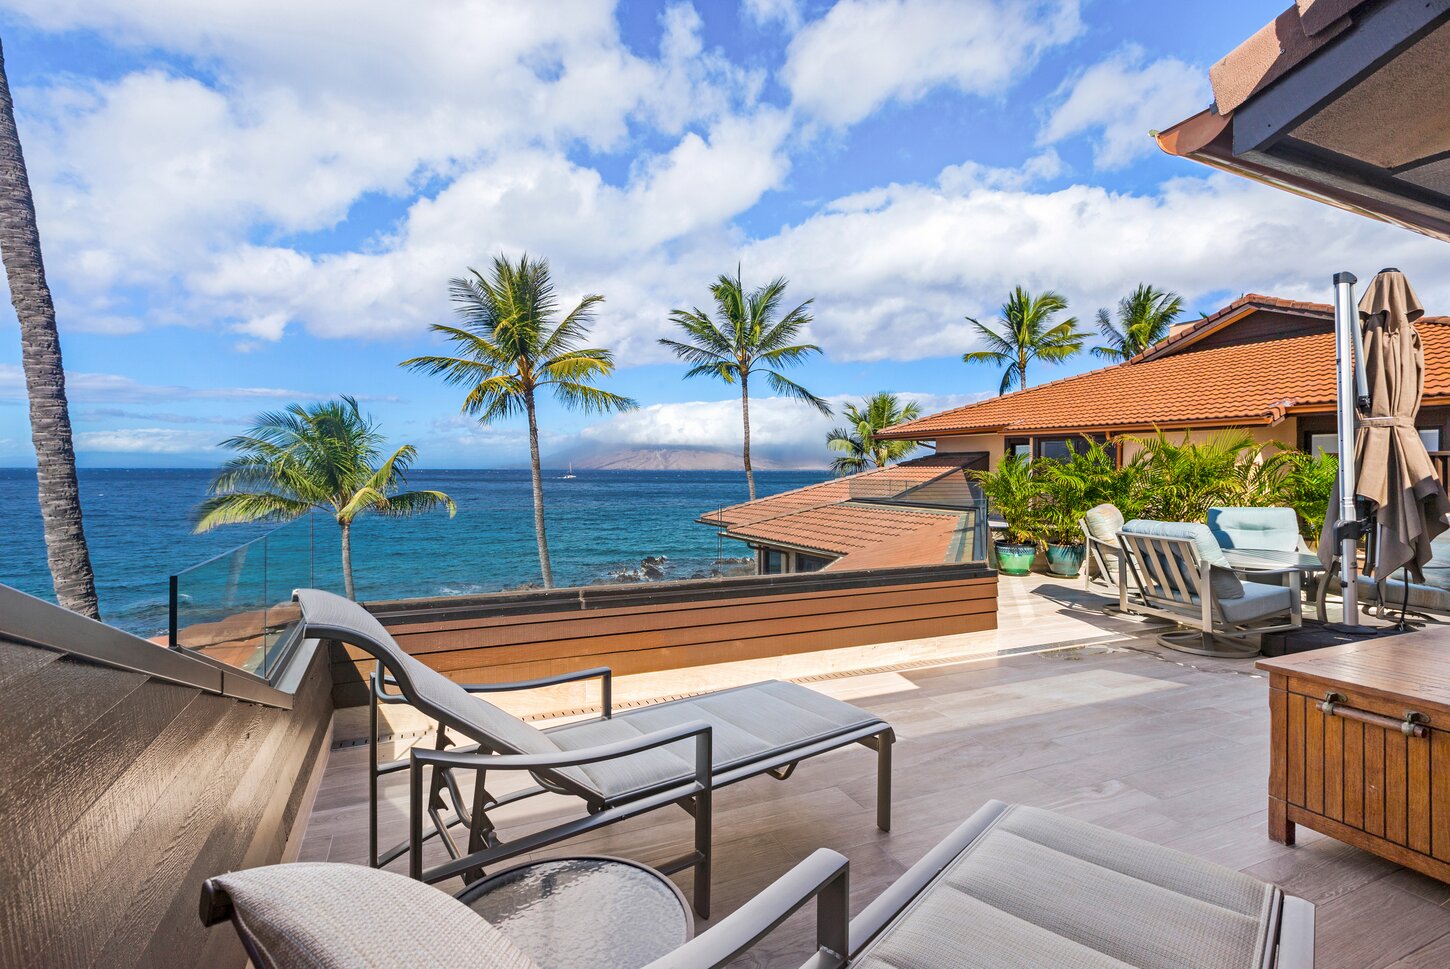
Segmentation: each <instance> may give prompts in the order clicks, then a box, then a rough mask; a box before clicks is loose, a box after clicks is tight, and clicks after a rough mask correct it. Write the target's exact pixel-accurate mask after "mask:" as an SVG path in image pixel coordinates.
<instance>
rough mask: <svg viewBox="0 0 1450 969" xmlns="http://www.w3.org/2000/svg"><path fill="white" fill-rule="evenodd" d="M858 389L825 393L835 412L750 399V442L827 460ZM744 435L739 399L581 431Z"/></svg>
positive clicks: (760, 448) (627, 416) (655, 440)
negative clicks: (830, 440)
mask: <svg viewBox="0 0 1450 969" xmlns="http://www.w3.org/2000/svg"><path fill="white" fill-rule="evenodd" d="M897 396H898V397H899V398H901V399H902V400H903V401H906V402H916V403H918V404H919V405H920V406H921V407H922V409H923V411H924V412H926V413H933V412H935V411H939V410H946V409H948V408H951V407H960V406H961V405H962V404H965V403H969V402H970V400H971V399H973V398H970V397H966V396H961V395H941V394H919V393H911V392H902V393H898V394H897ZM859 399H860V395H844V394H842V395H836V396H834V397H830V398H827V400H828V402H829V403H830V404H831V407H832V410H833V411H834V412H835V414H834V416H830V417H827V416H825V415H823V414H821V413H820V412H818V411H817V410H816V409H815V408H813V407H810V406H808V405H806V404H803V403H801V402H800V401H796V400H791V399H789V398H786V397H752V398H751V399H750V446H751V450H752V452H758V453H760V454H762V455H766V456H769V457H772V458H775V459H776V460H782V461H787V462H791V463H808V464H809V463H814V464H825V463H826V462H827V461H828V460H829V454H828V452H827V451H826V445H825V441H826V434H827V433H828V432H829V431H830V430H831V428H833V427H836V426H837V425H839V424H840V423H841V418H840V412H841V410H842V408H843V407H844V406H845V405H846V404H852V403H857V402H858V401H859ZM742 439H743V428H742V426H741V419H740V401H739V399H738V398H737V399H727V400H695V401H682V402H679V403H671V404H651V405H649V406H647V407H642V408H640V409H639V410H636V411H629V412H627V413H624V414H616V415H614V416H612V417H610V418H608V419H607V420H604V421H601V422H599V423H597V424H592V425H590V426H589V427H586V428H584V429H583V430H582V431H580V432H579V440H580V441H581V442H583V443H588V444H605V445H610V446H618V447H629V446H641V447H646V446H661V445H663V446H677V447H709V448H726V449H729V450H732V451H733V450H738V449H739V448H740V446H741V441H742Z"/></svg>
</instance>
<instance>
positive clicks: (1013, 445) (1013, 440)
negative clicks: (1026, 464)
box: [1002, 437, 1032, 458]
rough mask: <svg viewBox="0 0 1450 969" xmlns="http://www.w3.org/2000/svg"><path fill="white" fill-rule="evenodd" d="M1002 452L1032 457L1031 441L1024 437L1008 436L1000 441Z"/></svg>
mask: <svg viewBox="0 0 1450 969" xmlns="http://www.w3.org/2000/svg"><path fill="white" fill-rule="evenodd" d="M1002 451H1003V453H1004V454H1008V455H1016V456H1017V457H1022V458H1030V457H1032V441H1031V440H1029V439H1028V438H1025V437H1009V438H1007V440H1005V441H1004V442H1002Z"/></svg>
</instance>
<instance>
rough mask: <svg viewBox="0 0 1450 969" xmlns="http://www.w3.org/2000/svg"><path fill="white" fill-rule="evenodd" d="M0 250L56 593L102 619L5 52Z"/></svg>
mask: <svg viewBox="0 0 1450 969" xmlns="http://www.w3.org/2000/svg"><path fill="white" fill-rule="evenodd" d="M0 255H3V257H4V261H5V275H6V277H7V278H8V279H9V281H10V301H11V302H12V303H14V304H15V316H16V318H17V319H19V321H20V346H21V363H22V366H23V368H24V370H25V386H26V389H27V391H28V392H29V395H30V437H31V441H32V443H33V444H34V445H35V476H36V480H37V482H38V484H39V488H40V517H41V521H42V522H43V523H44V525H45V551H46V558H47V560H48V561H49V564H50V577H51V581H52V582H53V583H54V585H55V597H56V601H58V602H59V603H60V604H61V605H62V606H64V607H65V608H67V609H70V610H71V611H73V612H78V613H80V614H81V615H83V616H89V617H90V618H92V619H99V618H100V617H101V610H100V605H99V603H98V602H97V600H96V579H95V575H94V573H93V572H92V571H91V556H90V551H89V549H87V547H86V534H85V531H84V530H83V528H82V527H81V498H80V486H79V485H78V484H77V482H76V456H75V446H74V444H73V442H72V441H71V429H70V412H69V410H68V409H67V407H66V397H65V368H64V367H63V365H62V363H61V357H60V333H59V332H58V331H57V330H56V326H55V304H54V303H53V302H52V301H51V298H50V287H49V286H48V285H47V284H46V282H45V263H44V262H43V261H42V260H41V256H40V231H39V230H38V229H37V228H36V225H35V200H34V199H33V198H32V197H31V194H30V176H29V174H28V173H27V172H26V170H25V155H24V154H23V153H22V152H21V150H20V134H19V132H18V131H16V128H15V106H14V104H13V103H12V102H11V100H10V82H9V80H8V79H7V78H6V75H5V55H4V51H3V50H0Z"/></svg>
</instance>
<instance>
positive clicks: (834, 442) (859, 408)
mask: <svg viewBox="0 0 1450 969" xmlns="http://www.w3.org/2000/svg"><path fill="white" fill-rule="evenodd" d="M845 416H846V422H847V423H846V424H845V426H843V427H838V428H835V429H834V430H832V431H831V433H829V434H827V435H826V447H828V448H830V449H831V450H832V451H839V452H841V456H840V457H838V458H835V459H834V460H832V461H831V470H833V471H835V472H836V474H838V475H840V474H856V473H858V472H861V471H866V470H868V469H870V468H884V467H885V466H886V465H888V464H890V463H891V462H893V461H900V460H901V459H902V458H904V457H905V456H906V455H908V454H910V453H911V452H912V451H914V450H916V449H917V448H918V447H920V445H919V444H917V443H916V442H915V441H878V440H877V439H876V435H877V434H878V433H879V432H880V431H882V430H883V429H885V428H888V427H892V426H894V425H896V424H904V423H906V422H907V421H914V420H916V419H917V418H918V417H920V416H921V406H920V405H919V404H915V403H906V404H903V403H901V401H900V400H898V399H897V397H896V395H895V394H891V393H887V392H886V391H882V392H881V393H879V394H873V395H872V396H870V397H867V398H866V399H865V400H863V401H862V402H861V403H860V404H859V405H857V404H849V405H847V407H846V415H845Z"/></svg>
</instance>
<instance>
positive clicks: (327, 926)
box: [212, 863, 538, 969]
mask: <svg viewBox="0 0 1450 969" xmlns="http://www.w3.org/2000/svg"><path fill="white" fill-rule="evenodd" d="M212 881H213V882H215V883H216V884H218V885H220V886H221V887H222V888H224V889H226V892H227V894H228V895H230V896H231V901H232V909H233V911H234V913H235V916H234V922H235V923H236V926H237V932H238V934H240V935H241V936H242V938H243V939H244V940H246V941H247V942H248V943H250V944H251V945H252V946H253V947H255V948H257V949H260V950H261V951H262V952H263V953H265V954H266V956H267V958H268V962H267V964H268V965H273V966H279V967H280V966H308V967H311V969H377V967H379V966H408V967H409V969H459V967H462V966H469V967H474V969H538V964H537V963H536V962H534V960H532V959H530V958H529V957H528V956H526V955H524V954H523V953H522V952H520V951H519V950H518V948H516V947H515V946H514V944H513V943H512V942H510V941H509V940H508V939H507V938H506V937H505V936H504V935H503V933H501V932H499V931H498V929H495V928H494V927H493V926H491V925H489V924H488V923H487V922H485V921H484V920H483V919H481V918H479V917H478V916H477V915H475V914H474V912H473V910H472V909H470V908H469V907H468V906H467V905H464V904H463V903H462V902H460V901H458V900H457V899H455V898H454V897H453V896H452V895H449V894H448V893H447V892H445V891H442V890H441V889H438V888H434V887H433V886H432V885H425V884H424V883H423V882H418V881H413V880H412V879H411V878H406V877H404V876H402V875H398V874H395V873H393V872H389V871H380V870H377V869H373V868H365V867H362V866H361V865H339V864H313V863H299V864H291V865H271V866H269V867H266V868H251V869H248V870H246V871H236V872H232V873H230V874H227V875H219V876H217V877H216V878H214V879H212Z"/></svg>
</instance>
